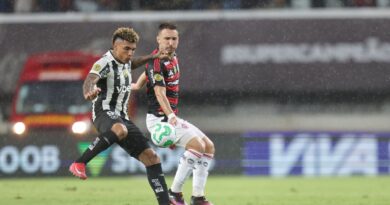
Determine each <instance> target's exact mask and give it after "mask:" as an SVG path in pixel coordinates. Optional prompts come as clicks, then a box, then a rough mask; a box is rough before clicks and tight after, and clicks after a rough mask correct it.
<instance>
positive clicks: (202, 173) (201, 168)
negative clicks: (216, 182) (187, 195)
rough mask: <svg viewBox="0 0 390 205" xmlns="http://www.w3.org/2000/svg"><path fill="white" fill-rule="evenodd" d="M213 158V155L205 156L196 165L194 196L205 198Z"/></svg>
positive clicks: (193, 185) (193, 183) (193, 184)
mask: <svg viewBox="0 0 390 205" xmlns="http://www.w3.org/2000/svg"><path fill="white" fill-rule="evenodd" d="M213 157H214V155H213V154H204V155H203V156H202V158H201V159H200V160H199V162H198V163H197V164H196V165H195V169H194V171H193V181H192V196H196V197H198V196H204V189H205V186H206V182H207V177H208V175H209V167H210V163H211V161H212V160H213Z"/></svg>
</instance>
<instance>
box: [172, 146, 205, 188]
mask: <svg viewBox="0 0 390 205" xmlns="http://www.w3.org/2000/svg"><path fill="white" fill-rule="evenodd" d="M201 156H202V154H201V153H200V152H197V151H195V150H192V149H189V150H186V151H185V152H184V154H183V156H182V157H181V158H180V162H179V166H178V167H177V170H176V174H175V178H174V179H173V182H172V186H171V190H172V191H173V192H182V189H183V185H184V182H185V181H186V179H187V177H188V176H190V174H191V173H192V170H193V169H194V166H195V164H198V161H199V159H200V158H201Z"/></svg>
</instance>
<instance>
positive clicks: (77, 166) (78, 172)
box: [69, 162, 88, 180]
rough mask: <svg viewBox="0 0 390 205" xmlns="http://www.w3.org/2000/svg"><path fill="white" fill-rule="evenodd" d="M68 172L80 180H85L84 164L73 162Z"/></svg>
mask: <svg viewBox="0 0 390 205" xmlns="http://www.w3.org/2000/svg"><path fill="white" fill-rule="evenodd" d="M69 171H70V172H72V174H73V175H74V176H76V177H78V178H80V179H82V180H86V179H87V178H88V177H87V174H86V173H85V164H84V163H77V162H73V163H72V164H71V165H70V167H69Z"/></svg>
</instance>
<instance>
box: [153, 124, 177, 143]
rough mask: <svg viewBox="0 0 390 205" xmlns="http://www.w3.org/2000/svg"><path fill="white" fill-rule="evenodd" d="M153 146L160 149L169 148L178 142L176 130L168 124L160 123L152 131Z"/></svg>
mask: <svg viewBox="0 0 390 205" xmlns="http://www.w3.org/2000/svg"><path fill="white" fill-rule="evenodd" d="M151 138H152V142H153V144H155V145H157V146H159V147H169V146H171V145H173V144H174V143H175V142H176V130H175V128H174V127H173V126H172V125H171V124H169V123H167V122H158V123H157V124H156V125H155V126H154V127H153V129H152V133H151Z"/></svg>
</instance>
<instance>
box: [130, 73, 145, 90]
mask: <svg viewBox="0 0 390 205" xmlns="http://www.w3.org/2000/svg"><path fill="white" fill-rule="evenodd" d="M145 84H146V74H145V72H143V73H142V74H141V75H140V76H139V77H138V79H137V82H136V83H132V84H131V90H139V89H141V88H142V87H143V86H144V85H145Z"/></svg>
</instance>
